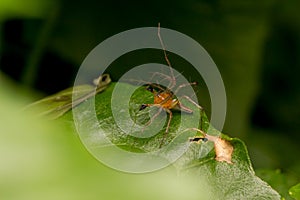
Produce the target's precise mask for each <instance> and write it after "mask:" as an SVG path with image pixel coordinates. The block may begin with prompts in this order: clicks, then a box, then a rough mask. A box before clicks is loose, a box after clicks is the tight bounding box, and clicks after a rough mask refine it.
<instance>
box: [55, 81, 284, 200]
mask: <svg viewBox="0 0 300 200" xmlns="http://www.w3.org/2000/svg"><path fill="white" fill-rule="evenodd" d="M115 86H116V83H112V84H111V85H110V86H109V87H108V88H107V89H106V90H105V91H104V92H103V93H101V94H98V95H96V97H95V108H96V114H97V118H98V120H99V124H98V126H101V128H102V129H103V130H104V132H105V135H106V136H107V137H108V138H109V139H110V140H111V141H112V142H113V143H114V144H115V145H117V146H118V147H120V148H122V149H124V150H126V151H130V152H152V151H158V150H160V145H161V144H162V143H161V142H162V141H163V145H162V147H165V146H167V145H168V144H169V143H170V142H172V141H174V140H175V139H178V138H179V140H178V141H179V142H185V143H186V144H187V145H189V147H188V149H187V151H186V152H185V153H184V154H183V155H182V156H181V157H180V158H179V159H178V160H177V161H176V162H175V163H173V166H175V167H176V169H178V171H180V172H181V174H185V175H188V176H191V177H194V178H195V179H196V180H198V181H199V183H198V184H199V185H203V184H205V185H207V187H208V188H209V189H207V194H206V195H208V196H209V197H210V198H209V199H230V200H232V199H270V200H274V199H280V195H279V194H278V193H277V192H276V191H275V190H273V189H272V188H271V187H270V186H269V185H268V184H267V183H266V182H264V181H262V180H261V179H260V178H259V177H257V176H256V175H255V172H254V170H253V168H252V165H251V161H250V158H249V155H248V152H247V149H246V146H245V144H244V143H243V142H242V141H241V140H239V139H236V138H230V137H228V136H226V135H224V134H221V133H220V132H219V131H218V130H215V129H214V130H212V131H210V132H209V133H210V134H211V135H221V137H222V139H224V140H226V141H228V142H229V143H230V144H231V145H232V146H233V148H234V151H233V155H232V163H233V164H229V163H227V162H219V161H217V160H216V159H215V156H216V155H215V151H214V148H213V143H212V142H211V141H208V142H202V143H200V144H197V143H190V142H189V137H190V136H193V135H196V134H197V133H196V132H195V131H194V132H193V131H190V132H189V131H188V133H183V130H185V129H187V128H196V127H195V122H194V121H193V117H194V115H196V114H197V112H196V111H197V108H196V107H195V106H193V105H192V104H191V103H189V102H186V101H182V103H184V105H186V106H187V107H189V108H191V109H193V110H194V113H193V114H186V115H185V114H182V115H180V113H178V112H175V111H174V112H173V119H172V121H171V126H170V132H169V133H168V134H167V135H166V136H165V134H164V132H165V129H162V130H161V131H160V132H159V133H158V134H156V135H154V136H152V137H149V138H136V137H133V136H131V135H128V134H127V133H125V132H124V131H122V130H123V129H120V128H119V127H118V126H117V125H116V123H115V120H114V116H113V113H112V109H111V98H112V93H113V90H114V87H115ZM118 87H121V88H122V91H124V92H126V91H130V90H132V89H136V90H135V92H134V94H133V95H132V97H131V100H130V102H129V110H130V114H131V116H130V118H131V119H132V120H134V121H135V122H136V123H139V124H145V123H146V122H147V121H148V120H149V112H150V110H151V109H146V110H145V111H143V112H140V111H139V107H140V105H141V104H144V103H151V102H152V103H153V95H152V93H150V92H148V91H146V90H145V88H143V87H140V88H137V87H136V86H132V85H129V84H125V83H118ZM118 97H119V99H117V100H118V109H119V112H120V113H121V112H123V110H124V109H125V108H127V107H128V102H124V101H123V99H122V95H121V94H119V95H118ZM90 103H91V102H90V100H88V101H86V102H84V103H82V104H80V105H79V106H78V107H77V108H75V109H80V110H82V112H81V117H82V119H84V120H85V121H90V118H89V112H84V111H85V110H87V109H88V106H89V105H90ZM158 118H159V117H158ZM181 118H183V121H182V120H181ZM201 118H202V119H201V123H200V124H199V123H198V122H197V123H196V124H197V127H198V126H199V127H200V128H201V129H202V130H204V131H207V129H208V127H209V122H208V119H207V117H206V115H205V113H203V112H201ZM61 119H62V120H64V121H69V122H73V119H72V113H71V112H68V113H66V114H65V115H64V116H62V117H61ZM131 119H129V118H128V119H122V120H124V121H125V123H124V124H123V125H124V126H128V127H127V128H128V129H130V128H132V124H131V123H129V122H128V123H127V124H126V120H127V121H129V120H131ZM155 121H160V120H159V119H158V120H155ZM155 121H154V122H153V123H155ZM95 125H97V124H89V123H88V125H87V126H86V127H84V128H89V127H90V126H95ZM131 130H132V129H131ZM140 134H143V132H141V133H140ZM200 182H201V183H200Z"/></svg>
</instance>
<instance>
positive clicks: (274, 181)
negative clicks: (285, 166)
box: [256, 169, 297, 200]
mask: <svg viewBox="0 0 300 200" xmlns="http://www.w3.org/2000/svg"><path fill="white" fill-rule="evenodd" d="M256 174H257V175H258V176H259V177H260V178H262V179H263V180H264V181H266V182H267V183H269V184H270V185H271V186H272V187H273V188H274V189H276V191H278V192H279V194H280V195H281V196H282V197H283V198H284V199H285V200H292V198H291V197H290V195H289V193H288V191H289V188H290V187H291V186H292V185H294V184H295V183H297V181H296V178H295V176H294V175H290V174H287V173H282V172H281V171H280V170H279V169H277V170H269V169H259V170H256Z"/></svg>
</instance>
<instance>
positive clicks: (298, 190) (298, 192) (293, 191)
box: [289, 183, 300, 200]
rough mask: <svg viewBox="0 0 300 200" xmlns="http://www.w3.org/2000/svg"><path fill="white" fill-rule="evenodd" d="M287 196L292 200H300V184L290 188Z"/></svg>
mask: <svg viewBox="0 0 300 200" xmlns="http://www.w3.org/2000/svg"><path fill="white" fill-rule="evenodd" d="M289 194H290V195H291V197H293V198H294V199H296V200H299V199H300V183H298V184H297V185H295V186H293V187H291V188H290V190H289Z"/></svg>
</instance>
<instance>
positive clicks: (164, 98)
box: [154, 92, 179, 109]
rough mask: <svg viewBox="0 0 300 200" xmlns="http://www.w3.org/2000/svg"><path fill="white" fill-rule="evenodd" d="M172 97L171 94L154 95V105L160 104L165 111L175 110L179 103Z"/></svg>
mask: <svg viewBox="0 0 300 200" xmlns="http://www.w3.org/2000/svg"><path fill="white" fill-rule="evenodd" d="M170 97H172V94H170V92H162V93H157V94H155V95H154V104H160V106H161V107H163V108H165V109H172V108H175V107H176V106H177V105H178V103H179V101H178V100H177V99H173V98H170Z"/></svg>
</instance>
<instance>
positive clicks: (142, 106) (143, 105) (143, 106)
mask: <svg viewBox="0 0 300 200" xmlns="http://www.w3.org/2000/svg"><path fill="white" fill-rule="evenodd" d="M145 108H147V105H146V104H142V105H141V107H140V109H139V110H144V109H145Z"/></svg>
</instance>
